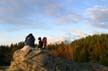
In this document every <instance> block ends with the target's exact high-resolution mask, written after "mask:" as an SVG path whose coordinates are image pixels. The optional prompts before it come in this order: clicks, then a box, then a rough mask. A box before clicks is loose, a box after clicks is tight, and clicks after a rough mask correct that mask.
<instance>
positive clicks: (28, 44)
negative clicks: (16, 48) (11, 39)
mask: <svg viewBox="0 0 108 71" xmlns="http://www.w3.org/2000/svg"><path fill="white" fill-rule="evenodd" d="M34 42H35V38H34V36H33V35H32V34H29V35H28V36H27V37H26V39H25V46H24V47H23V48H22V49H21V51H22V52H23V54H24V56H25V55H27V54H28V53H29V52H30V50H32V49H33V48H34Z"/></svg>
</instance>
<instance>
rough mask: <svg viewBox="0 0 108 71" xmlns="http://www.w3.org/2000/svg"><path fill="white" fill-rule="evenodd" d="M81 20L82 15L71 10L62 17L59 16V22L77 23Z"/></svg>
mask: <svg viewBox="0 0 108 71" xmlns="http://www.w3.org/2000/svg"><path fill="white" fill-rule="evenodd" d="M80 20H81V15H79V14H77V13H74V12H70V13H67V14H65V15H62V16H61V17H58V19H57V22H58V23H62V24H64V23H77V22H79V21H80Z"/></svg>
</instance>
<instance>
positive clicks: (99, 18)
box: [87, 6, 108, 29]
mask: <svg viewBox="0 0 108 71" xmlns="http://www.w3.org/2000/svg"><path fill="white" fill-rule="evenodd" d="M87 21H88V23H89V24H91V25H92V26H95V27H98V28H104V29H108V7H99V6H96V7H93V8H89V9H88V10H87Z"/></svg>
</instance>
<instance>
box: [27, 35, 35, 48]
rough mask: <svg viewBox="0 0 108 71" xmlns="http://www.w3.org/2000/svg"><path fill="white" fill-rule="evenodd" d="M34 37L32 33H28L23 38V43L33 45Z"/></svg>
mask: <svg viewBox="0 0 108 71" xmlns="http://www.w3.org/2000/svg"><path fill="white" fill-rule="evenodd" d="M34 42H35V38H34V36H33V35H28V36H27V37H26V39H25V45H29V46H31V47H34Z"/></svg>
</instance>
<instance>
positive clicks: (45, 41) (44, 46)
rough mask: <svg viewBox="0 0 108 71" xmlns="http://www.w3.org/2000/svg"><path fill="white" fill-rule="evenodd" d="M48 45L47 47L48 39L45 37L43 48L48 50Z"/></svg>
mask: <svg viewBox="0 0 108 71" xmlns="http://www.w3.org/2000/svg"><path fill="white" fill-rule="evenodd" d="M46 45H47V38H46V37H44V38H43V48H46Z"/></svg>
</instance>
